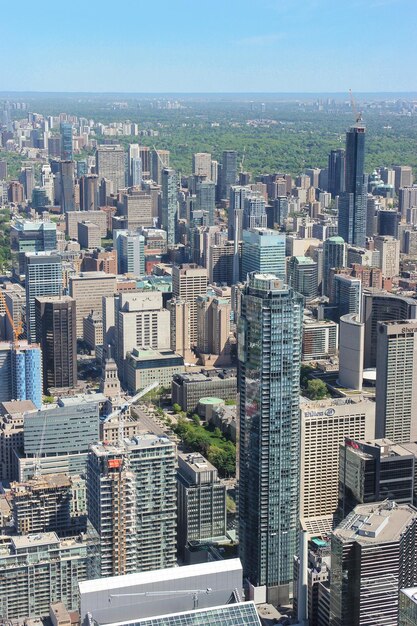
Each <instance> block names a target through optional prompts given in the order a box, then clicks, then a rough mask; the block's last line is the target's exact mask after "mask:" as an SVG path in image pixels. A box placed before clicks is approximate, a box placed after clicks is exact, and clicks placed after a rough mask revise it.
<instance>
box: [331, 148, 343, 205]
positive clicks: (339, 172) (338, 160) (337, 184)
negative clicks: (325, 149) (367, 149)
mask: <svg viewBox="0 0 417 626" xmlns="http://www.w3.org/2000/svg"><path fill="white" fill-rule="evenodd" d="M345 161H346V153H345V150H343V149H342V148H339V149H338V150H331V151H330V154H329V164H328V182H327V190H328V191H330V193H331V194H332V196H333V198H335V197H336V196H340V195H341V194H342V193H343V192H344V191H345Z"/></svg>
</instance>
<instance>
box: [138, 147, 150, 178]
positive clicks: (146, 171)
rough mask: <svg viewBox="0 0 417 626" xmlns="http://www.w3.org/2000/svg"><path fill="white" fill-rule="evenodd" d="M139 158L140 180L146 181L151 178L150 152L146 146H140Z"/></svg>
mask: <svg viewBox="0 0 417 626" xmlns="http://www.w3.org/2000/svg"><path fill="white" fill-rule="evenodd" d="M139 158H140V161H141V168H142V178H143V179H144V180H148V179H149V178H150V177H151V150H150V148H149V147H148V146H140V148H139Z"/></svg>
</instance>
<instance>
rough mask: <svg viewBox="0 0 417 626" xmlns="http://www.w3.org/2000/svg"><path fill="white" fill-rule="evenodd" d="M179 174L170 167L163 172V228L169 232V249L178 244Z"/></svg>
mask: <svg viewBox="0 0 417 626" xmlns="http://www.w3.org/2000/svg"><path fill="white" fill-rule="evenodd" d="M177 187H178V182H177V173H176V171H175V170H173V169H172V168H169V167H164V168H163V170H162V202H161V216H162V220H161V222H162V228H163V229H164V230H166V232H167V244H168V248H172V247H173V246H174V245H175V244H176V242H177V226H178V200H177Z"/></svg>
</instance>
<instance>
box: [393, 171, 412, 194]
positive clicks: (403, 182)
mask: <svg viewBox="0 0 417 626" xmlns="http://www.w3.org/2000/svg"><path fill="white" fill-rule="evenodd" d="M394 176H395V178H394V181H395V182H394V186H395V191H396V192H397V193H398V192H399V190H400V189H401V187H411V186H412V184H413V180H414V178H413V168H412V167H411V166H410V165H394Z"/></svg>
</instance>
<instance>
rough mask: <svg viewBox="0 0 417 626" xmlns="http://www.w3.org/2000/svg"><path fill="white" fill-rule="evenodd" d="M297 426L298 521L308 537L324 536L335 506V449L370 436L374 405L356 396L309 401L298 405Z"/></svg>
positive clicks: (331, 522) (337, 476)
mask: <svg viewBox="0 0 417 626" xmlns="http://www.w3.org/2000/svg"><path fill="white" fill-rule="evenodd" d="M300 422H301V438H300V441H301V453H300V457H301V463H300V472H301V476H300V518H301V520H302V524H303V527H304V528H306V529H307V530H308V532H309V533H311V534H313V535H314V534H327V533H328V532H329V531H330V530H331V529H332V527H333V519H334V514H335V513H336V509H337V504H338V489H339V446H340V445H341V444H344V442H345V438H346V437H351V438H353V439H355V438H356V439H360V438H362V439H365V438H367V437H369V438H372V437H373V436H374V433H375V404H374V403H373V402H371V400H369V399H368V398H364V397H363V396H361V395H359V394H358V395H357V396H355V397H349V398H337V399H331V400H313V401H311V400H310V401H306V402H303V403H302V404H301V407H300ZM318 459H320V463H318Z"/></svg>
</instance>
